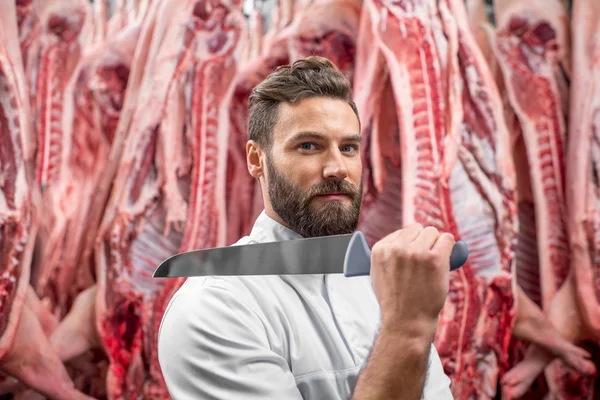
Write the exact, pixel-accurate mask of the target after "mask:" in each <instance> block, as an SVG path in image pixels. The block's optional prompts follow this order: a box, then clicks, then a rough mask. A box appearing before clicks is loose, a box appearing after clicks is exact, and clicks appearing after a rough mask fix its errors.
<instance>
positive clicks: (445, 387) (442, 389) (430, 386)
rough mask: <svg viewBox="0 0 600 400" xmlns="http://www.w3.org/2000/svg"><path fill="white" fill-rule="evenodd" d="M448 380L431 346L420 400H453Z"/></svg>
mask: <svg viewBox="0 0 600 400" xmlns="http://www.w3.org/2000/svg"><path fill="white" fill-rule="evenodd" d="M450 382H451V381H450V378H448V376H447V375H446V373H445V372H444V368H443V366H442V360H440V356H439V354H438V352H437V349H436V348H435V346H434V345H433V344H432V345H431V350H430V351H429V368H428V369H427V378H426V379H425V388H424V390H423V396H422V397H421V400H453V399H454V397H453V396H452V391H451V390H450Z"/></svg>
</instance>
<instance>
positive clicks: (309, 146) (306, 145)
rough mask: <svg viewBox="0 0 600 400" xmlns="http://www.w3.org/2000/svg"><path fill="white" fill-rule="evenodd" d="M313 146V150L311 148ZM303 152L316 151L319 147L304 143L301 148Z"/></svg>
mask: <svg viewBox="0 0 600 400" xmlns="http://www.w3.org/2000/svg"><path fill="white" fill-rule="evenodd" d="M311 146H312V148H311ZM299 147H300V148H301V149H302V150H316V149H317V146H316V145H315V144H314V143H302V144H300V146H299Z"/></svg>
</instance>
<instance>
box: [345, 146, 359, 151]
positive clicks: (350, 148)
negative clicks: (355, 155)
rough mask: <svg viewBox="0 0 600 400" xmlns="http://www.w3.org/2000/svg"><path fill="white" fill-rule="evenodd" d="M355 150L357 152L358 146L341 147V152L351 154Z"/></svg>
mask: <svg viewBox="0 0 600 400" xmlns="http://www.w3.org/2000/svg"><path fill="white" fill-rule="evenodd" d="M357 150H358V146H355V145H348V146H344V147H342V151H344V152H353V151H357Z"/></svg>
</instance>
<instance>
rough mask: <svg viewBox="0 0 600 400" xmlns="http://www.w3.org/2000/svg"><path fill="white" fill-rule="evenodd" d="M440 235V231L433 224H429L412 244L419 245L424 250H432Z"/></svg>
mask: <svg viewBox="0 0 600 400" xmlns="http://www.w3.org/2000/svg"><path fill="white" fill-rule="evenodd" d="M439 237H440V232H439V231H438V230H437V229H436V228H434V227H433V226H428V227H426V228H425V229H423V230H422V231H421V232H420V233H419V235H418V236H417V237H416V238H415V240H413V242H412V243H411V246H413V245H414V247H419V248H421V249H424V250H430V249H431V248H433V245H434V244H435V243H436V242H437V240H438V238H439Z"/></svg>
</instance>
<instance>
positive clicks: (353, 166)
mask: <svg viewBox="0 0 600 400" xmlns="http://www.w3.org/2000/svg"><path fill="white" fill-rule="evenodd" d="M362 172H363V170H362V162H361V160H360V158H358V157H357V159H356V160H353V161H352V162H350V163H348V175H349V177H350V179H351V180H352V181H353V182H356V184H359V183H360V179H361V177H362Z"/></svg>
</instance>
